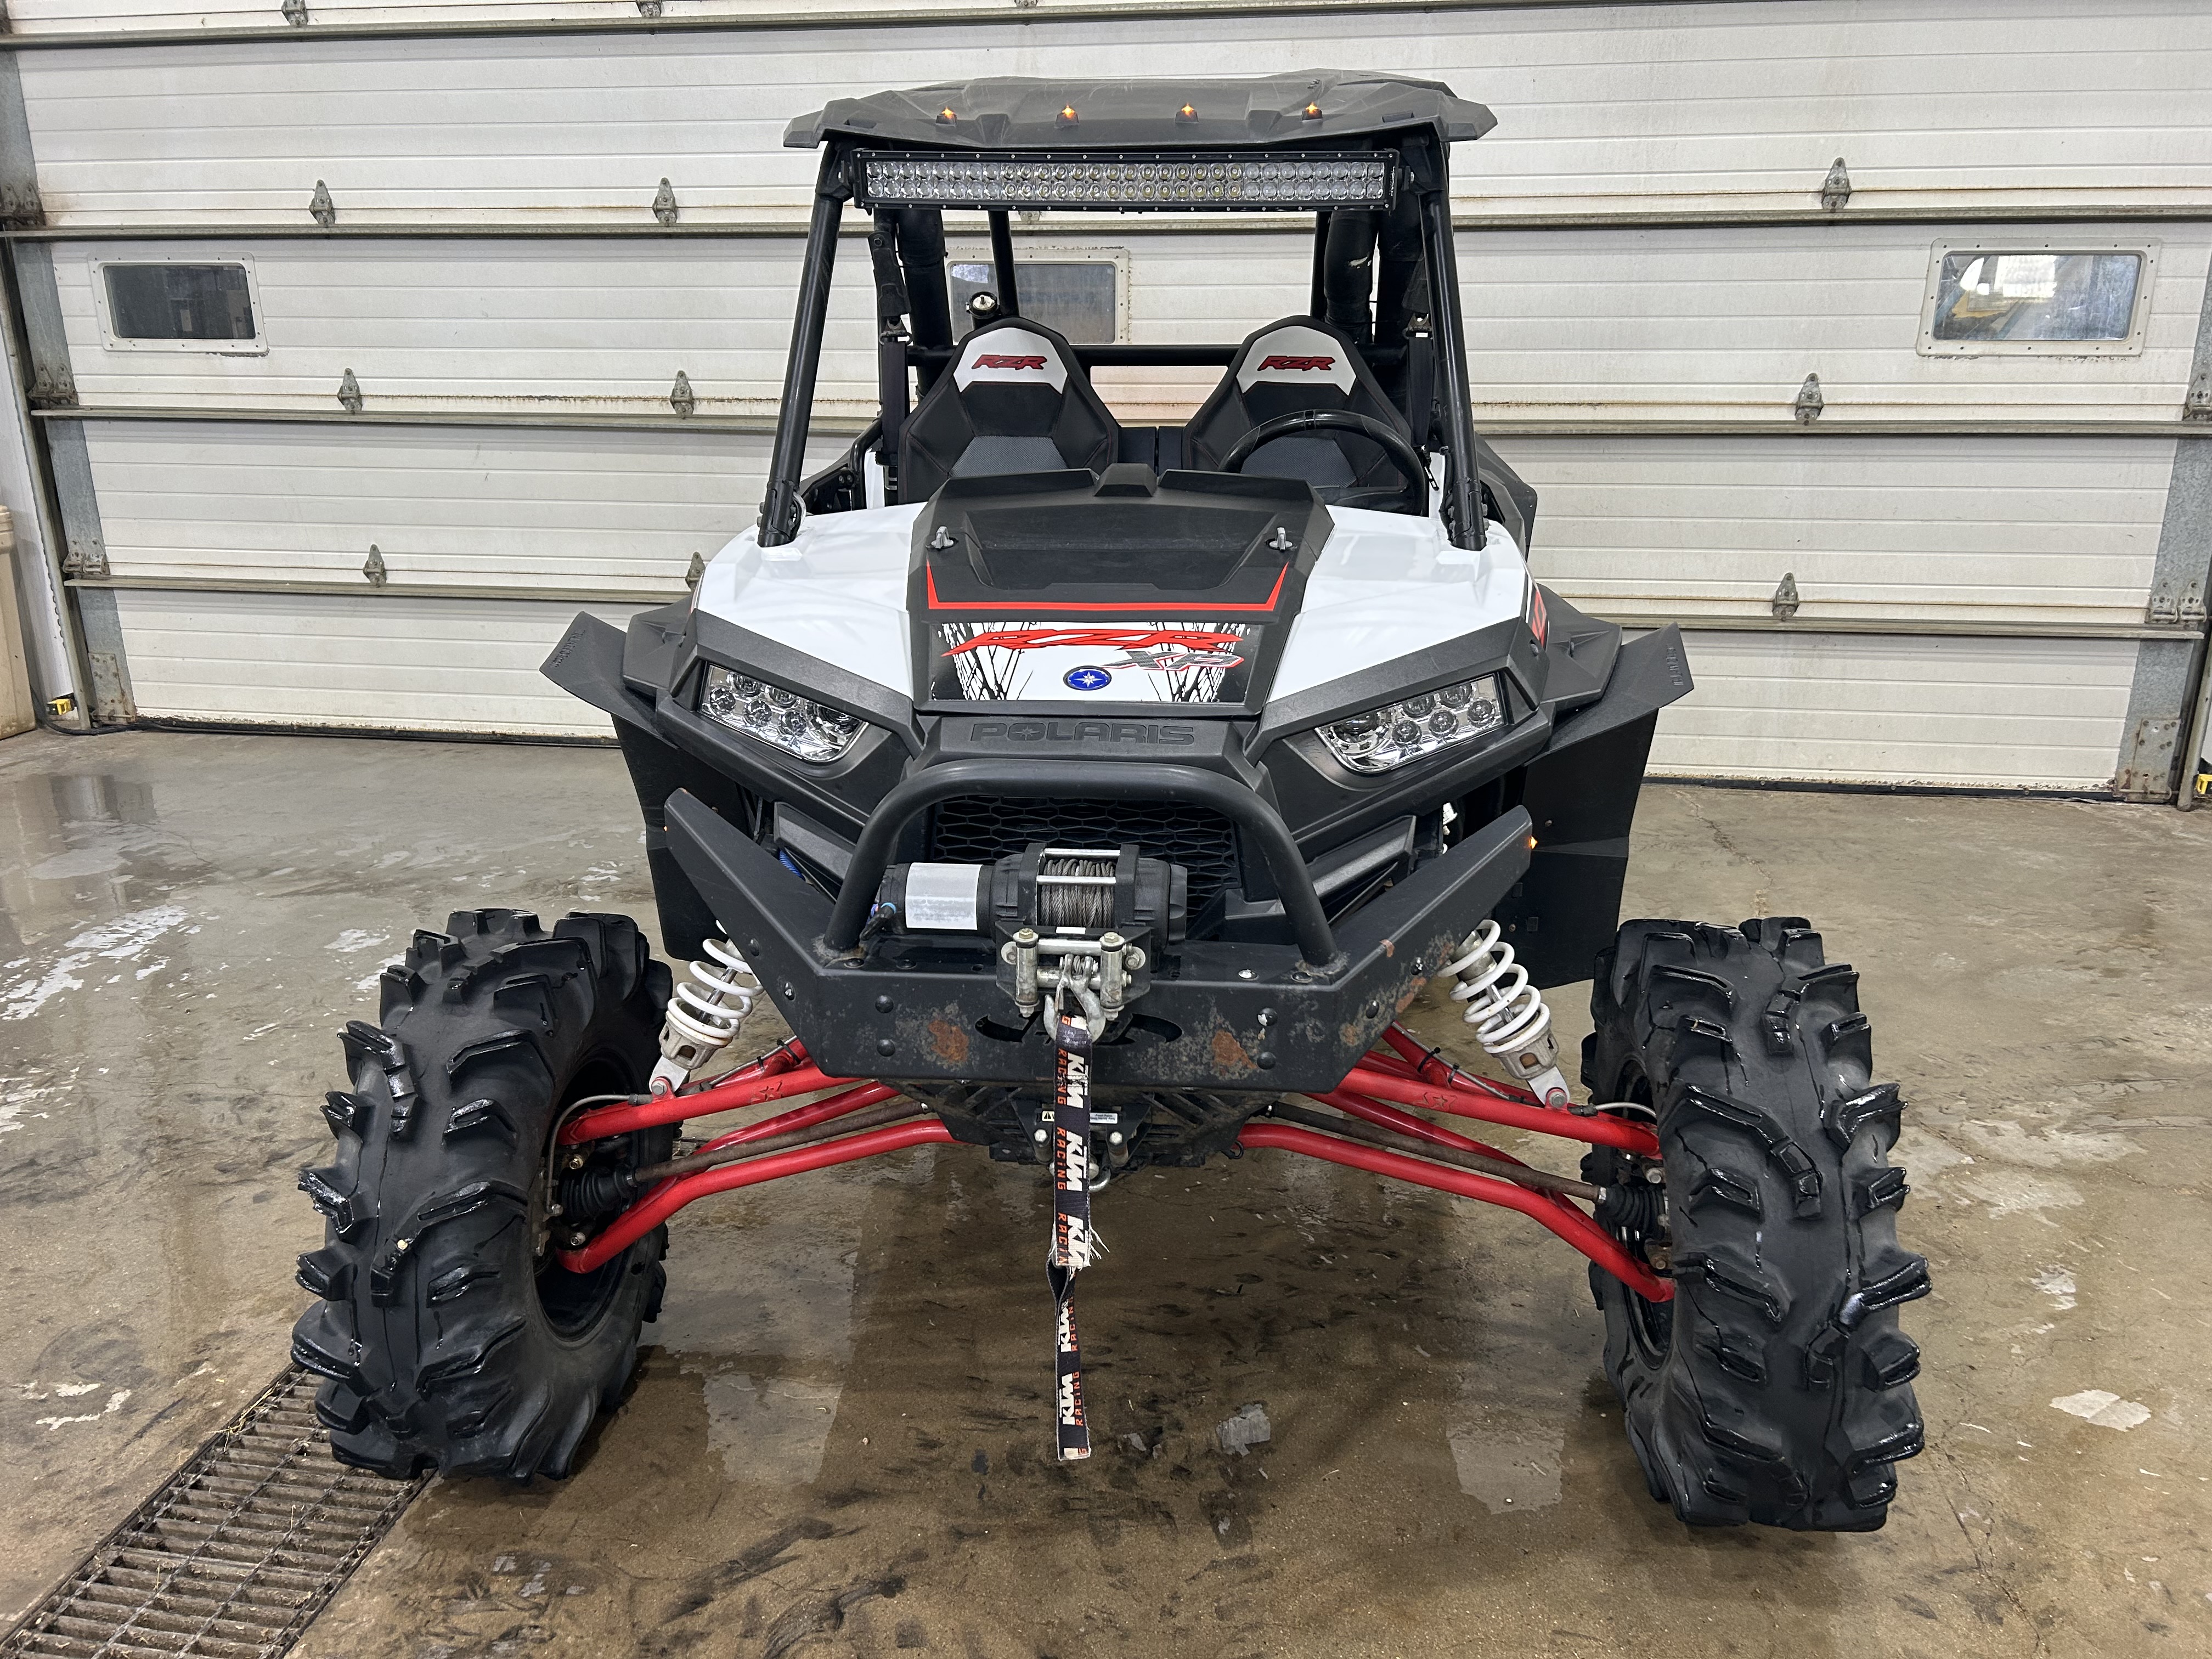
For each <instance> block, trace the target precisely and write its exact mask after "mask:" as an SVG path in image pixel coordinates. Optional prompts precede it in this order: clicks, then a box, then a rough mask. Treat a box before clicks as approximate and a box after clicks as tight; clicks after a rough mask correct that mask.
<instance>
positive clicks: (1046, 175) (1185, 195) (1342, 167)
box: [856, 150, 1398, 213]
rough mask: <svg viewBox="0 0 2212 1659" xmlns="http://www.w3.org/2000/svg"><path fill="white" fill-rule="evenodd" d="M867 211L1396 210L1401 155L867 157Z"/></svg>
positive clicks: (863, 196) (863, 183) (923, 153)
mask: <svg viewBox="0 0 2212 1659" xmlns="http://www.w3.org/2000/svg"><path fill="white" fill-rule="evenodd" d="M859 161H860V179H859V185H858V189H857V191H856V194H857V196H858V198H859V201H860V205H861V206H862V207H863V208H867V209H875V208H899V207H933V208H981V209H990V208H1080V209H1086V210H1104V211H1107V212H1121V213H1130V212H1139V213H1140V212H1144V211H1146V210H1159V209H1162V208H1165V209H1169V210H1176V209H1180V210H1185V211H1188V212H1205V213H1221V212H1230V213H1234V212H1240V211H1241V212H1247V213H1250V212H1273V213H1284V212H1297V211H1305V212H1311V211H1314V210H1316V209H1321V208H1387V207H1389V205H1390V204H1391V202H1392V201H1393V200H1394V199H1395V196H1396V194H1397V185H1398V177H1397V167H1396V157H1395V156H1394V155H1390V154H1389V153H1387V152H1378V151H1376V150H1351V151H1340V152H1322V151H1316V150H1299V151H1295V152H1291V153H1287V154H1285V153H1280V152H1277V153H1267V152H1261V153H1259V154H1255V155H1243V154H1230V153H1225V152H1221V151H1212V152H1203V151H1200V152H1194V153H1191V154H1188V155H1127V154H1117V155H1068V154H1066V153H1064V152H1062V153H1054V154H1052V155H967V154H963V153H959V152H948V151H944V150H919V151H889V150H867V151H864V152H862V153H861V155H860V158H859Z"/></svg>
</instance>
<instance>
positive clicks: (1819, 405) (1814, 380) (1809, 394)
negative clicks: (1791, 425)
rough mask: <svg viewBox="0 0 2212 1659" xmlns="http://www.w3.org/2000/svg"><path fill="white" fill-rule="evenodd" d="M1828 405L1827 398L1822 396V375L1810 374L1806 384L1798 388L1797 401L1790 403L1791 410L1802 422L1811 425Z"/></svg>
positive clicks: (1806, 378)
mask: <svg viewBox="0 0 2212 1659" xmlns="http://www.w3.org/2000/svg"><path fill="white" fill-rule="evenodd" d="M1826 407H1827V401H1826V399H1825V398H1822V397H1821V396H1820V376H1819V375H1817V374H1808V375H1807V376H1806V377H1805V384H1804V385H1802V386H1799V387H1798V388H1797V401H1796V403H1794V404H1790V413H1791V414H1792V415H1795V416H1796V417H1797V419H1798V421H1799V422H1801V423H1802V424H1804V425H1808V426H1809V425H1811V424H1812V422H1814V421H1817V420H1819V419H1820V411H1821V410H1823V409H1826Z"/></svg>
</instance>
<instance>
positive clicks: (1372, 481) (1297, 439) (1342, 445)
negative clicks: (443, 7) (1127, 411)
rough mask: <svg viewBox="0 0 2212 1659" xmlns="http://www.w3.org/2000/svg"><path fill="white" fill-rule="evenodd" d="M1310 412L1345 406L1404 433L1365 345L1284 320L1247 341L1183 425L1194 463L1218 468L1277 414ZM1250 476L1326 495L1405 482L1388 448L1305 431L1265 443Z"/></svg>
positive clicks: (1306, 321) (1310, 323)
mask: <svg viewBox="0 0 2212 1659" xmlns="http://www.w3.org/2000/svg"><path fill="white" fill-rule="evenodd" d="M1309 409H1340V410H1346V411H1348V412H1349V413H1351V414H1354V415H1364V416H1368V417H1369V418H1370V420H1376V421H1380V422H1383V424H1384V425H1385V426H1389V427H1391V428H1395V430H1397V431H1399V432H1401V433H1403V434H1405V435H1406V436H1407V438H1408V439H1410V438H1411V437H1412V436H1413V432H1412V429H1411V428H1409V427H1407V424H1406V417H1405V416H1403V415H1402V414H1401V413H1400V412H1399V410H1398V408H1397V405H1396V404H1393V403H1392V402H1391V401H1390V399H1389V397H1388V396H1387V395H1386V394H1385V393H1384V392H1383V387H1382V386H1381V384H1380V383H1379V382H1378V381H1377V380H1376V378H1375V374H1374V371H1373V370H1371V369H1370V368H1368V367H1367V362H1366V360H1365V359H1364V358H1363V357H1362V356H1360V355H1359V349H1358V347H1357V346H1355V345H1353V344H1352V342H1351V340H1350V339H1349V338H1347V337H1346V336H1345V335H1343V334H1340V333H1339V332H1338V331H1336V330H1335V329H1334V328H1333V327H1331V326H1330V325H1328V324H1327V323H1325V322H1322V321H1319V320H1317V319H1315V318H1312V317H1285V318H1284V319H1282V320H1281V321H1280V322H1275V323H1270V324H1268V325H1267V327H1265V328H1263V329H1261V331H1259V332H1258V333H1256V334H1254V335H1251V336H1249V337H1247V338H1246V339H1245V342H1244V343H1243V345H1242V346H1240V347H1239V348H1238V349H1237V356H1236V359H1235V361H1233V362H1231V364H1230V365H1229V372H1228V373H1227V374H1225V375H1223V376H1222V377H1221V384H1220V385H1219V386H1216V387H1214V389H1213V393H1212V396H1211V397H1209V398H1206V401H1205V403H1203V404H1200V406H1199V410H1198V413H1197V414H1195V415H1194V416H1191V418H1190V424H1189V425H1188V426H1187V427H1185V428H1183V447H1184V451H1185V453H1187V454H1188V456H1189V458H1190V464H1191V465H1193V466H1194V467H1198V468H1200V469H1212V468H1215V467H1218V466H1219V465H1221V458H1222V457H1223V456H1224V455H1225V454H1227V453H1229V452H1230V450H1231V449H1232V448H1234V447H1236V444H1237V440H1238V439H1240V438H1242V437H1243V435H1245V434H1246V433H1248V432H1249V431H1251V430H1253V429H1254V428H1255V427H1260V426H1263V425H1265V424H1266V423H1267V422H1269V421H1272V420H1274V419H1275V418H1276V417H1277V416H1283V415H1291V414H1296V413H1298V412H1299V411H1301V410H1309ZM1244 471H1245V472H1246V473H1247V474H1249V475H1252V476H1255V477H1269V478H1303V479H1304V480H1305V481H1306V482H1307V483H1310V484H1311V485H1312V486H1313V487H1314V488H1315V489H1316V490H1318V491H1321V492H1323V494H1322V499H1324V500H1327V499H1328V498H1329V496H1330V495H1334V494H1335V493H1337V492H1340V491H1343V490H1347V489H1388V488H1390V487H1392V486H1395V485H1398V484H1401V483H1403V482H1404V480H1403V478H1402V477H1401V476H1400V474H1399V471H1398V469H1397V468H1396V467H1395V466H1394V465H1391V463H1390V462H1389V459H1387V458H1386V457H1385V455H1384V452H1383V448H1382V447H1381V446H1380V445H1378V444H1376V443H1375V442H1373V441H1371V440H1369V439H1366V438H1363V437H1361V436H1360V435H1358V433H1356V432H1304V433H1294V434H1292V435H1290V436H1288V437H1282V438H1276V439H1273V440H1272V441H1269V442H1267V443H1265V444H1262V445H1261V447H1259V448H1258V449H1256V450H1255V451H1254V452H1253V453H1252V455H1251V457H1250V459H1248V460H1247V461H1246V462H1245V463H1244Z"/></svg>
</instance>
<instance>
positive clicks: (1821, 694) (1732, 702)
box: [1651, 633, 2136, 790]
mask: <svg viewBox="0 0 2212 1659" xmlns="http://www.w3.org/2000/svg"><path fill="white" fill-rule="evenodd" d="M1686 644H1687V647H1688V650H1689V656H1690V672H1691V674H1692V676H1693V677H1694V678H1696V680H1697V690H1695V691H1693V692H1692V693H1691V694H1690V696H1687V697H1686V698H1685V699H1683V701H1681V702H1679V703H1676V704H1674V706H1673V707H1672V708H1668V710H1667V713H1666V714H1665V716H1664V718H1662V720H1661V721H1660V723H1659V735H1658V738H1657V740H1656V742H1655V743H1654V744H1653V745H1652V750H1651V769H1652V770H1653V771H1654V772H1656V773H1660V774H1662V775H1672V776H1679V777H1718V778H1764V779H1774V780H1778V781H1781V780H1809V781H1829V782H1856V783H1875V784H1948V785H1962V784H1963V785H1967V786H1976V785H1980V786H1985V787H1992V788H2023V787H2033V788H2048V789H2082V790H2102V789H2105V788H2106V787H2109V785H2110V784H2111V781H2112V757H2113V756H2114V754H2115V752H2116V751H2117V749H2118V743H2119V738H2120V732H2121V728H2122V726H2123V723H2124V718H2125V715H2126V713H2127V704H2128V685H2129V682H2130V678H2132V676H2133V673H2134V671H2135V660H2136V643H2135V641H2130V640H2072V641H2055V640H1990V639H1949V640H1940V639H1864V638H1848V637H1844V636H1839V635H1797V634H1790V635H1774V634H1764V635H1760V634H1716V633H1692V634H1691V635H1689V636H1688V637H1687V640H1686Z"/></svg>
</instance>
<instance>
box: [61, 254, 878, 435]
mask: <svg viewBox="0 0 2212 1659" xmlns="http://www.w3.org/2000/svg"><path fill="white" fill-rule="evenodd" d="M845 252H846V254H847V258H845V259H844V260H843V262H842V264H841V266H840V267H839V269H838V271H837V281H836V287H835V289H834V297H833V301H832V305H831V312H830V320H829V335H828V349H826V350H825V352H824V353H823V391H824V392H825V394H827V398H828V399H829V403H828V405H826V406H825V412H829V409H831V408H834V407H835V406H836V404H838V403H839V401H840V400H842V403H843V404H846V405H849V406H850V408H852V409H857V408H858V407H859V402H858V400H859V399H860V398H861V397H862V396H863V395H864V394H865V393H866V392H868V391H870V390H872V387H873V386H874V383H875V379H874V377H875V356H874V349H873V343H874V338H875V325H874V319H873V311H872V303H873V301H872V289H871V288H870V285H869V282H868V273H867V257H866V248H865V247H864V246H860V244H858V243H857V242H851V243H848V246H847V247H846V249H845ZM799 253H800V244H799V242H798V241H797V240H784V239H775V240H731V241H726V242H717V243H711V244H702V243H673V244H670V245H666V246H661V247H659V248H656V249H655V250H654V251H653V253H652V255H651V256H650V259H649V263H648V264H647V266H646V267H645V268H644V269H641V265H640V258H639V253H638V251H637V250H636V249H635V248H631V247H626V246H618V245H615V244H609V243H592V242H588V241H575V240H568V241H561V242H557V243H551V244H547V243H539V242H535V241H532V242H504V243H502V242H485V241H468V242H459V243H455V242H443V241H406V242H400V243H396V244H395V243H374V242H351V243H343V244H335V245H334V244H324V245H321V246H317V245H314V244H310V243H283V242H278V243H273V244H270V243H259V244H254V245H252V246H251V247H250V248H241V247H240V246H239V245H236V244H225V243H222V242H219V241H210V242H206V243H193V242H187V243H182V244H179V243H171V242H136V243H115V242H97V243H90V244H85V245H82V246H70V247H68V248H66V249H64V251H62V252H59V253H58V256H57V258H56V260H55V277H56V283H57V286H58V289H59V292H60V295H61V301H62V312H63V319H64V328H65V329H66V331H67V334H68V340H69V349H70V362H71V364H72V368H73V372H74V374H75V375H76V383H77V394H78V396H79V398H81V399H82V401H84V402H86V403H88V404H100V405H106V406H121V407H138V408H162V407H170V406H175V405H179V404H184V405H190V404H218V405H224V406H228V407H233V408H264V407H265V408H279V409H283V408H289V409H313V410H335V409H337V407H338V406H339V405H338V404H337V386H338V382H339V380H340V377H341V376H342V375H343V374H344V373H345V372H346V371H347V370H348V369H350V370H352V371H353V373H354V375H355V378H356V382H357V383H358V384H359V386H360V387H361V389H362V398H363V400H364V406H365V407H366V408H368V409H369V410H377V411H394V410H397V411H403V412H404V411H407V410H448V409H456V408H472V409H478V410H485V411H505V412H521V413H529V412H533V411H556V410H603V411H605V412H610V413H656V414H660V415H665V414H667V413H668V412H669V408H670V406H669V402H668V394H669V392H670V389H671V386H673V384H674V382H675V379H676V374H677V371H678V369H682V370H683V371H684V373H685V374H686V376H687V377H688V378H689V379H690V381H691V382H692V386H693V389H694V395H695V396H696V398H697V399H698V403H699V406H700V407H701V408H702V409H703V410H706V411H707V412H709V413H724V414H753V415H773V414H774V413H775V406H776V396H777V392H778V389H779V387H780V386H781V382H782V379H783V370H784V361H785V355H786V351H787V340H788V337H789V334H790V330H791V319H792V314H793V307H794V305H795V303H796V298H797V295H798V289H799ZM241 256H243V257H245V258H249V259H250V260H251V261H252V270H253V279H254V285H255V289H256V290H257V293H258V299H259V302H260V303H259V312H260V325H261V329H262V337H263V339H264V343H265V344H266V346H267V350H266V352H265V353H264V354H263V355H260V356H240V355H234V354H231V353H226V352H215V351H158V350H146V349H128V348H125V349H117V348H113V347H111V346H109V345H108V344H107V343H106V341H105V339H104V338H103V337H102V334H101V331H100V319H99V316H98V313H97V312H96V310H95V308H94V283H96V282H97V281H98V280H99V278H98V274H97V272H98V266H99V264H100V262H102V261H106V260H118V259H120V260H129V259H134V258H162V259H180V260H186V261H191V260H200V259H204V260H222V259H223V258H239V257H241Z"/></svg>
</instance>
